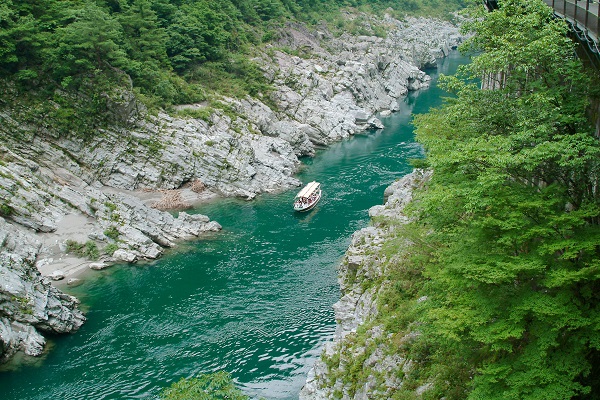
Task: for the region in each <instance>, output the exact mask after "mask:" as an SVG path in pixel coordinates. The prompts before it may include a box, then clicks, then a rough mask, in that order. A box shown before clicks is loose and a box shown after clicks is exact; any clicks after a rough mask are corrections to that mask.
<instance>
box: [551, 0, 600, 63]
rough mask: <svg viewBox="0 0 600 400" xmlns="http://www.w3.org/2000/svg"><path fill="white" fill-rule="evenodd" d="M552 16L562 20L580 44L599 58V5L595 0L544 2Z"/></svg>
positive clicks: (552, 0)
mask: <svg viewBox="0 0 600 400" xmlns="http://www.w3.org/2000/svg"><path fill="white" fill-rule="evenodd" d="M544 2H545V3H546V4H548V5H549V6H550V7H552V9H554V14H556V15H557V16H558V17H560V18H563V19H564V20H565V21H567V23H568V24H569V25H571V28H572V30H573V33H575V35H576V36H577V38H578V39H579V41H580V42H581V43H582V44H585V45H587V46H588V48H589V50H590V51H591V52H592V53H594V54H595V55H596V56H600V40H599V39H600V36H599V35H598V33H599V32H600V30H599V29H600V14H599V12H598V11H599V9H600V4H598V1H597V0H594V1H591V0H544Z"/></svg>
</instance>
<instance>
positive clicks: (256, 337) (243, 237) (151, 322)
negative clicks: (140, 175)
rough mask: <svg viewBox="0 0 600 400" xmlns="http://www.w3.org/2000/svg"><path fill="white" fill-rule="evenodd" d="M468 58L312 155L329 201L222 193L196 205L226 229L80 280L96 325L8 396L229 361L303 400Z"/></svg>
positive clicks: (144, 389)
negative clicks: (431, 116)
mask: <svg viewBox="0 0 600 400" xmlns="http://www.w3.org/2000/svg"><path fill="white" fill-rule="evenodd" d="M466 62H467V59H466V57H463V56H461V55H460V54H458V53H452V54H451V56H450V57H448V58H446V59H445V60H442V61H440V63H439V66H438V69H437V70H432V71H428V72H429V73H430V74H432V77H433V79H434V80H433V84H432V87H431V88H430V89H428V90H423V91H419V92H416V93H411V94H410V95H409V96H408V97H406V99H404V101H402V104H401V107H402V108H401V110H400V111H399V112H397V113H394V114H393V115H391V116H389V117H385V118H381V119H382V121H383V122H384V124H385V126H386V127H385V129H383V130H381V131H377V132H368V133H364V134H359V135H356V136H355V137H353V138H351V139H348V140H344V141H342V142H339V143H336V144H334V145H332V146H330V147H329V148H328V149H326V150H321V151H319V152H318V153H317V155H316V156H315V157H314V158H311V159H305V160H304V166H303V168H302V170H301V171H300V173H299V174H298V177H299V178H300V179H301V180H302V181H303V182H304V183H306V182H308V181H311V180H317V181H319V182H321V184H322V188H323V198H322V200H321V202H320V203H319V204H318V206H317V207H316V208H315V209H314V210H312V211H311V212H309V213H306V214H297V213H294V212H293V211H292V201H293V198H294V195H295V193H296V192H297V189H296V190H290V191H285V192H282V193H278V194H264V195H261V196H258V198H257V199H256V200H254V201H251V202H247V201H243V200H219V201H214V202H212V203H209V204H205V205H203V206H201V207H199V208H198V209H197V210H195V212H199V213H202V214H206V215H208V216H210V218H211V219H214V220H216V221H218V222H219V223H220V224H221V225H222V226H223V230H222V231H221V232H219V233H216V234H211V235H210V236H208V237H206V238H204V239H203V240H199V241H196V242H192V243H186V244H183V245H181V246H179V247H178V249H177V250H176V251H173V252H172V253H170V254H169V255H168V256H166V257H163V258H162V259H160V260H158V261H157V262H155V263H152V264H145V265H125V266H115V267H112V268H110V269H108V270H105V271H101V272H98V273H94V274H93V275H92V279H88V280H87V281H86V283H85V284H83V285H81V286H79V287H77V288H73V289H70V292H71V293H72V294H74V295H76V296H77V297H79V298H80V299H81V301H82V307H83V308H84V309H85V310H86V311H87V318H88V321H87V322H86V324H85V325H84V326H83V327H82V328H81V329H80V330H79V331H78V332H77V333H75V334H72V335H65V336H57V337H51V338H50V346H49V347H50V350H49V351H48V352H47V354H46V355H45V356H44V357H42V358H41V359H36V360H31V359H24V360H20V361H21V362H20V364H19V366H18V367H10V368H7V367H4V369H5V370H4V371H2V372H0V398H2V399H4V400H13V399H14V400H26V399H52V400H57V399H86V400H90V399H125V398H127V399H137V398H139V399H142V398H144V399H146V398H157V395H158V393H159V392H160V389H161V388H162V387H166V386H169V384H170V383H171V382H173V381H176V380H178V379H179V378H181V377H188V376H192V375H195V374H198V373H202V372H212V371H216V370H221V369H223V370H226V371H229V372H231V374H232V375H233V377H234V378H235V380H236V382H237V383H238V385H239V386H240V387H241V388H242V389H243V390H244V392H246V393H247V394H249V395H251V396H256V397H263V398H265V399H297V398H298V392H299V391H300V388H301V387H302V385H303V383H304V380H305V378H306V374H307V372H308V370H309V369H310V367H311V365H312V364H313V362H314V360H315V357H317V356H318V354H319V352H320V349H321V347H322V345H323V343H324V342H325V341H327V340H329V339H330V338H331V337H332V335H333V332H334V329H335V321H334V315H333V310H332V305H333V303H335V302H336V301H337V300H338V298H339V295H340V294H339V288H338V284H337V280H336V278H337V272H336V267H337V265H338V263H339V261H340V259H341V258H342V256H343V254H344V252H345V250H346V248H347V246H348V245H349V243H350V237H351V235H352V233H353V232H354V231H356V230H358V229H360V228H362V227H365V226H367V225H368V223H369V218H368V212H367V211H368V209H369V208H370V207H371V206H374V205H376V204H381V203H382V200H383V191H384V189H385V187H386V186H387V185H389V184H390V183H391V182H392V181H394V180H395V179H397V178H399V177H401V176H403V175H405V174H406V173H408V172H410V170H411V167H410V166H409V165H408V163H407V159H409V158H416V157H421V156H422V150H421V148H420V146H419V145H417V144H415V143H414V141H413V131H412V126H411V125H410V120H411V115H412V114H413V113H422V112H426V111H428V110H429V108H430V107H432V106H437V105H439V104H440V103H441V98H442V96H444V95H445V94H444V92H442V91H441V90H440V89H438V88H437V87H436V85H435V81H436V78H437V74H438V73H439V72H443V73H445V74H452V73H454V71H455V70H456V68H457V66H458V65H460V64H464V63H466Z"/></svg>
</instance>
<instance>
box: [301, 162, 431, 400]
mask: <svg viewBox="0 0 600 400" xmlns="http://www.w3.org/2000/svg"><path fill="white" fill-rule="evenodd" d="M430 176H431V172H429V171H422V170H415V171H413V172H412V173H411V174H409V175H407V176H405V177H404V178H402V179H400V180H398V181H396V182H394V183H393V184H392V185H390V186H389V187H388V188H387V189H386V191H385V193H386V195H387V196H386V197H387V201H386V203H385V205H382V206H374V207H372V208H371V209H370V210H369V215H370V216H371V217H379V216H385V217H386V218H388V219H392V220H394V221H396V222H397V223H399V224H402V223H407V222H408V221H409V220H408V218H407V217H406V216H405V215H404V214H403V209H404V207H405V206H406V205H407V204H408V203H409V202H410V201H411V200H412V192H413V190H414V189H415V188H416V187H420V186H422V185H423V184H424V183H425V182H427V181H428V180H429V179H430ZM389 229H395V228H393V226H392V227H383V226H381V227H378V226H369V227H367V228H363V229H361V230H359V231H357V232H355V233H354V235H353V236H352V242H351V244H350V247H349V248H348V250H347V251H346V255H345V256H344V259H343V260H342V263H341V265H340V267H339V279H338V281H339V284H340V288H341V292H342V297H341V299H340V300H339V301H338V302H337V303H335V305H334V306H333V308H334V310H335V320H336V323H337V324H336V331H335V335H334V338H333V341H331V342H329V343H327V344H326V345H325V349H324V351H323V353H324V356H325V357H328V358H331V357H333V356H334V355H337V356H338V357H339V358H340V363H339V366H338V367H337V369H336V370H335V371H332V370H329V369H328V367H327V364H326V363H325V362H324V361H323V359H322V358H321V359H318V360H317V361H316V362H315V365H314V367H313V369H312V370H311V371H310V372H309V374H308V378H307V381H306V384H305V386H304V387H303V388H302V391H301V392H300V400H326V399H331V398H334V395H333V394H334V392H337V393H342V398H343V399H354V400H367V399H371V398H386V397H387V396H388V394H389V393H379V392H376V382H378V381H379V380H380V379H381V377H383V379H384V380H385V385H384V386H385V387H386V388H388V389H387V390H393V389H394V388H398V387H400V386H401V385H402V382H401V380H400V378H398V374H397V373H396V371H398V370H403V371H404V372H407V370H408V369H410V368H411V365H412V363H411V361H410V360H406V359H404V358H403V357H401V356H400V355H396V354H389V352H386V351H385V348H384V347H383V346H377V347H375V349H374V350H371V353H370V354H369V355H368V357H366V361H365V362H364V364H363V367H364V368H368V369H369V370H371V371H375V373H377V374H378V377H375V376H373V377H370V378H367V379H365V380H364V381H365V382H366V383H365V384H364V386H363V387H361V388H359V389H358V390H356V391H355V392H354V394H353V395H350V390H349V387H348V386H347V384H346V383H344V381H343V379H341V378H336V379H334V380H333V383H331V377H343V376H346V375H347V374H346V373H345V371H344V367H345V365H346V364H347V363H348V360H345V357H347V354H348V353H351V354H352V355H353V356H354V357H358V356H361V355H363V354H364V352H365V351H367V347H370V343H378V342H377V341H378V340H379V339H385V338H386V336H385V335H386V333H385V331H384V329H383V328H382V327H380V326H375V327H373V328H371V331H370V332H369V335H367V337H368V338H369V339H367V341H368V342H369V343H367V344H366V346H364V347H358V348H356V347H354V345H353V344H352V339H350V340H346V337H349V335H351V334H353V333H355V332H356V330H357V328H358V327H359V326H360V325H361V324H363V323H364V322H365V321H369V320H372V319H373V318H374V317H375V316H376V315H377V312H378V311H377V306H376V301H377V295H378V292H379V290H381V287H378V286H373V287H371V288H370V289H367V290H365V289H363V287H364V285H363V283H364V282H365V281H378V280H380V278H382V277H383V276H384V274H385V271H384V266H385V260H383V259H381V258H380V257H379V256H378V254H379V253H378V250H380V249H381V246H382V245H383V244H384V243H385V240H386V237H387V236H388V235H389V234H390V230H389ZM409 339H410V338H407V340H409ZM383 341H384V342H385V340H383Z"/></svg>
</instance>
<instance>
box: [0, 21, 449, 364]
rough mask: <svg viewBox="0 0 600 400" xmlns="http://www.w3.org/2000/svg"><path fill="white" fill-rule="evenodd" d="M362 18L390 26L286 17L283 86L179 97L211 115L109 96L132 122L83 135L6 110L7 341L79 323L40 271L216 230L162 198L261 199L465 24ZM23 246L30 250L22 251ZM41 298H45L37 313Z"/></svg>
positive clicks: (0, 212)
mask: <svg viewBox="0 0 600 400" xmlns="http://www.w3.org/2000/svg"><path fill="white" fill-rule="evenodd" d="M354 17H355V16H353V15H351V14H349V15H348V18H354ZM369 18H370V17H369ZM366 21H367V22H365V26H364V29H365V31H367V32H368V31H373V29H372V27H373V26H375V25H377V26H383V27H385V29H386V30H387V31H389V34H388V35H387V36H386V37H385V38H382V37H377V36H375V35H372V36H369V35H365V36H353V35H349V34H344V35H342V36H340V37H334V36H333V35H332V34H331V33H330V32H329V31H328V30H327V29H326V28H325V27H322V29H320V30H310V29H307V28H306V27H304V26H301V25H297V24H289V25H288V26H287V27H286V28H285V29H284V30H283V31H282V33H281V35H280V38H279V39H278V41H277V42H276V43H274V44H272V45H270V46H267V47H266V48H264V49H263V50H261V52H260V53H259V55H258V57H257V59H256V61H257V62H258V63H259V64H260V65H261V66H262V68H263V71H264V73H265V75H266V76H267V77H268V78H269V79H270V81H271V82H272V85H273V87H274V91H273V92H272V93H270V94H269V96H270V97H269V98H268V99H266V98H261V97H260V96H259V97H258V98H249V97H248V98H245V99H227V98H223V99H221V100H220V103H221V104H222V107H221V108H219V107H215V106H214V105H213V106H211V107H210V108H208V107H207V106H206V105H204V104H193V105H187V106H182V107H181V108H182V109H187V110H192V111H194V110H195V111H198V110H203V111H206V112H205V113H204V114H203V115H204V116H203V118H191V117H187V118H184V117H177V116H173V115H169V114H167V113H159V114H157V115H149V114H148V113H147V112H145V111H144V108H143V107H142V106H141V105H140V104H139V103H138V102H137V101H136V99H135V98H134V97H133V95H130V94H126V93H125V94H121V95H119V96H118V98H116V99H113V100H114V101H112V103H110V104H109V105H110V107H109V108H110V110H111V112H112V113H114V114H115V115H117V116H118V120H120V121H123V123H121V124H119V125H118V126H106V127H104V128H102V129H98V130H97V132H96V134H95V135H93V137H85V138H82V137H81V136H78V135H75V134H73V135H59V134H57V133H56V132H52V131H50V130H48V128H47V127H46V125H45V124H44V121H43V118H42V116H40V118H39V120H38V123H31V121H29V122H27V123H25V122H23V121H21V120H19V118H18V115H20V114H19V113H18V112H16V110H14V109H7V108H4V109H0V121H1V124H0V139H1V142H0V143H1V144H0V217H3V220H2V224H0V237H1V238H4V239H3V241H2V243H3V245H2V247H1V248H0V250H1V251H2V253H1V255H2V258H1V260H2V261H1V262H0V275H1V276H3V277H4V276H6V277H8V276H10V277H11V280H10V282H13V283H11V285H9V286H7V285H5V284H4V282H5V281H7V280H4V279H3V281H2V286H0V299H2V301H3V306H2V309H0V318H2V319H0V321H3V322H2V325H1V326H0V328H1V329H0V350H3V351H4V353H5V354H6V353H7V351H6V349H8V348H10V349H15V348H18V347H19V346H21V344H22V343H26V342H28V341H29V339H15V338H16V337H17V336H18V337H20V338H23V337H31V338H34V339H35V340H33V341H34V342H37V343H41V341H40V340H39V339H40V338H39V335H38V336H37V337H36V334H35V332H34V331H32V329H39V330H41V331H53V332H64V331H69V330H74V329H77V327H78V326H79V325H80V324H81V322H82V321H83V317H82V316H81V314H80V313H79V312H78V311H77V309H76V307H75V303H74V300H73V299H71V298H70V297H68V296H65V295H63V294H61V293H60V292H58V291H57V290H55V289H53V288H52V287H51V286H50V285H49V284H48V281H47V280H46V279H45V278H43V277H42V276H41V275H40V274H39V272H38V270H40V271H42V272H43V274H44V275H48V276H51V277H53V278H56V279H59V278H61V277H64V276H65V275H66V276H69V274H71V273H73V271H75V270H76V268H75V269H74V268H72V267H73V265H76V266H78V267H86V268H87V267H88V266H90V267H92V268H103V267H104V266H107V265H109V264H110V263H113V262H123V261H124V262H134V261H137V260H143V259H154V258H156V257H159V256H160V255H161V254H162V253H163V252H164V250H165V248H168V247H171V246H174V245H175V244H176V242H177V240H180V239H187V238H190V237H197V236H199V235H201V234H203V233H204V232H208V231H214V230H218V229H220V226H219V225H218V223H216V222H214V221H210V220H209V219H208V217H206V216H202V215H190V214H187V213H184V212H181V213H179V215H178V217H177V218H175V217H174V216H173V215H172V214H170V213H167V212H163V211H159V210H158V209H157V208H160V209H162V208H169V207H173V206H184V205H186V204H192V203H194V202H196V201H198V200H199V199H202V198H206V197H210V196H215V195H221V196H238V197H243V198H247V199H251V198H253V197H254V196H255V195H256V194H258V193H262V192H268V191H273V190H279V189H282V188H289V187H293V186H298V185H300V182H299V181H298V180H297V179H296V178H294V177H293V174H294V172H295V171H296V170H297V168H298V167H299V164H300V163H299V160H298V157H299V156H303V155H312V154H314V151H315V148H316V147H318V146H323V145H327V144H329V143H331V142H333V141H336V140H339V139H341V138H345V137H348V136H349V135H352V134H354V133H356V132H358V131H360V130H364V129H366V128H378V127H380V126H381V123H380V122H379V121H378V120H377V119H376V118H375V117H374V113H375V112H377V111H386V112H389V111H394V110H396V109H397V107H398V105H397V104H398V103H397V101H398V99H399V98H401V97H402V96H403V95H405V94H406V93H407V92H408V91H409V90H415V89H420V88H423V87H427V86H428V82H429V77H428V76H427V75H426V74H425V73H424V72H423V71H421V70H420V68H422V67H427V66H432V65H433V64H434V63H435V60H436V58H437V57H441V56H443V55H445V54H447V52H448V51H449V50H450V49H451V48H453V47H455V46H456V45H457V44H458V42H459V41H460V35H459V34H458V31H457V28H456V27H454V26H452V25H451V24H449V23H447V22H443V21H437V20H425V19H406V20H404V21H397V20H394V19H392V18H390V17H385V18H384V19H383V20H376V19H374V18H371V19H370V20H369V19H367V20H366ZM267 104H270V105H271V106H268V105H267ZM55 107H60V105H58V104H56V105H55ZM190 115H193V113H190ZM152 206H153V207H152ZM17 235H18V236H17ZM25 243H35V245H31V246H25ZM22 246H25V248H27V250H26V251H25V253H26V256H24V255H21V256H18V257H20V258H19V261H18V262H17V261H12V260H14V259H15V257H17V256H15V254H17V255H18V254H23V251H24V250H23V249H22V248H21V247H22ZM74 254H75V255H77V257H74ZM79 256H87V257H91V258H99V261H97V262H94V263H90V262H89V261H87V262H86V261H83V260H82V259H81V258H79ZM18 257H17V258H18ZM74 259H75V260H77V261H73V260H74ZM18 282H21V283H18ZM40 296H46V297H47V299H48V300H47V301H44V303H45V304H46V306H45V307H46V308H45V309H42V308H40V309H39V310H38V308H35V307H34V308H33V309H32V310H33V311H32V314H28V312H29V310H30V308H29V305H30V303H32V302H33V303H32V304H33V305H36V304H37V303H36V301H37V300H36V299H38V298H40ZM39 303H40V304H41V302H39ZM36 307H37V305H36ZM49 307H50V308H51V309H52V310H62V311H60V312H59V311H56V312H55V311H52V313H51V312H50V311H49ZM11 310H12V311H11ZM16 310H21V314H19V313H18V312H17V311H16ZM44 310H45V311H44ZM56 313H58V315H60V316H61V318H62V319H58V317H55V316H54V315H55V314H56ZM27 315H32V316H35V318H33V317H31V318H29V317H26V316H27ZM44 316H46V317H44ZM44 318H45V319H44ZM59 320H60V321H64V323H62V324H59V325H60V326H58V325H56V324H55V323H54V321H59ZM48 321H52V323H50V322H48ZM15 324H17V325H15ZM19 324H21V325H19ZM2 327H4V328H2ZM8 327H12V328H8ZM11 332H12V333H11ZM15 332H30V333H29V334H27V335H24V334H21V333H19V334H18V335H16V336H15ZM27 348H28V349H30V350H28V351H29V352H31V353H35V352H36V351H33V350H31V349H32V348H33V347H27Z"/></svg>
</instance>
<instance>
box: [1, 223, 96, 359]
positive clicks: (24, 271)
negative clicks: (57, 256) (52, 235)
mask: <svg viewBox="0 0 600 400" xmlns="http://www.w3.org/2000/svg"><path fill="white" fill-rule="evenodd" d="M8 232H10V233H8ZM40 247H41V243H40V242H38V241H36V240H32V238H31V236H30V235H28V234H26V233H24V232H23V231H22V230H21V228H19V227H15V226H10V225H9V224H7V223H6V221H5V220H4V219H3V218H0V361H3V360H6V359H8V358H9V357H10V356H12V355H13V354H14V353H15V352H16V351H18V350H22V351H24V352H25V354H28V355H32V356H37V355H40V354H41V353H42V351H43V349H44V344H45V343H46V340H45V339H44V337H43V336H42V335H41V334H40V332H41V333H67V332H72V331H75V330H77V329H78V328H79V327H80V326H81V325H82V324H83V322H84V321H85V317H84V316H83V314H82V312H81V311H80V310H79V309H78V308H77V305H78V304H79V302H78V301H77V299H76V298H74V297H73V296H69V295H66V294H64V293H62V292H60V291H59V290H58V289H56V288H55V287H53V286H52V285H51V284H50V281H49V280H48V279H47V278H43V277H41V275H40V272H39V271H38V270H37V268H36V267H35V260H36V257H37V255H38V252H39V250H40Z"/></svg>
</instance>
